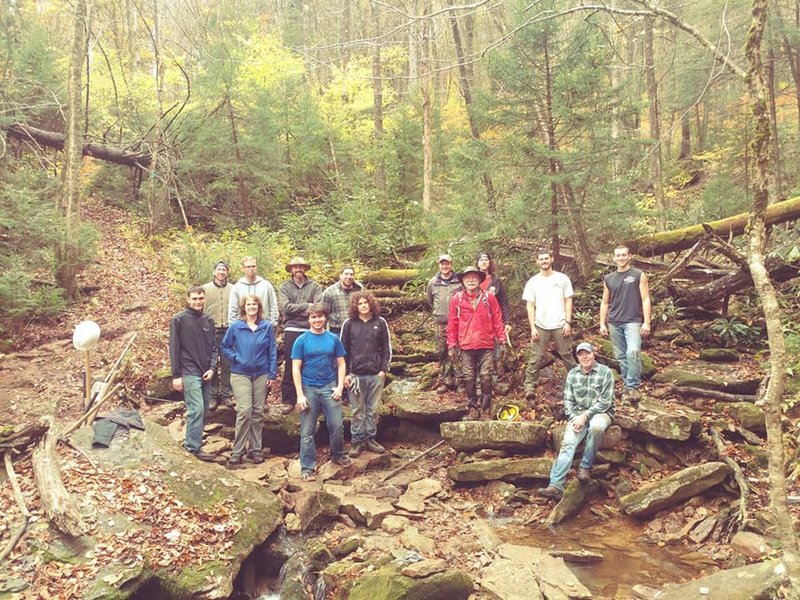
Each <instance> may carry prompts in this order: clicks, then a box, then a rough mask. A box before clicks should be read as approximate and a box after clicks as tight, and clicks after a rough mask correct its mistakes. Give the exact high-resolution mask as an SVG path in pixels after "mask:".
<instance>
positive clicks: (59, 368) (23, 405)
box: [0, 198, 175, 423]
mask: <svg viewBox="0 0 800 600" xmlns="http://www.w3.org/2000/svg"><path fill="white" fill-rule="evenodd" d="M81 218H82V219H83V220H84V221H85V222H89V223H91V224H93V225H94V226H95V227H96V228H97V230H98V232H99V233H100V238H99V240H98V249H97V250H98V251H97V257H96V259H95V261H94V262H93V263H92V264H91V265H89V266H88V267H87V268H86V270H85V271H84V272H83V273H82V274H81V276H80V285H81V286H96V287H98V288H99V289H97V290H96V291H93V292H91V294H90V295H88V296H86V297H85V298H84V299H83V300H81V301H80V302H77V303H75V304H73V305H71V306H70V307H69V308H68V309H67V310H66V311H65V312H64V313H62V314H61V315H60V317H59V318H58V319H54V320H51V321H50V322H46V323H42V322H35V323H33V322H32V323H28V324H26V325H24V326H23V327H21V329H20V331H19V332H18V338H17V340H16V347H17V348H20V350H18V351H17V352H14V353H10V354H4V355H0V422H5V423H22V422H28V421H31V420H34V419H36V418H37V417H39V416H41V415H46V414H55V415H56V417H57V418H58V419H59V420H64V421H67V420H71V419H73V418H76V417H77V416H79V415H80V414H81V412H82V410H83V404H82V403H83V400H82V398H83V395H82V394H83V392H82V372H83V369H84V357H83V353H82V352H79V351H77V350H75V349H74V348H73V346H72V331H73V329H74V327H75V325H77V324H78V323H79V322H80V321H83V320H86V319H91V320H93V321H96V322H97V323H98V324H99V325H100V328H101V331H102V333H101V337H100V343H99V344H98V346H97V348H96V349H95V350H93V351H92V352H91V355H90V360H91V367H92V372H93V373H95V374H100V373H102V374H105V373H106V372H107V371H108V369H110V368H111V365H112V364H113V363H114V361H116V359H117V357H118V356H119V354H120V353H121V352H122V350H123V348H124V346H125V343H126V342H127V340H128V339H129V337H130V335H131V334H132V333H133V332H134V331H136V332H139V335H138V337H137V340H136V342H135V343H134V345H133V347H132V349H131V354H130V356H132V357H134V359H133V360H132V361H130V362H131V364H130V366H129V371H128V374H127V375H128V376H126V381H128V382H129V381H136V380H141V379H142V378H143V376H144V374H145V373H148V372H151V371H152V370H153V369H155V368H158V367H159V366H161V365H162V364H165V362H166V358H167V350H166V348H167V340H168V336H169V331H168V324H169V317H170V315H171V313H172V312H173V310H174V308H175V307H174V306H173V304H174V301H173V300H172V299H171V298H170V295H169V290H168V284H167V280H166V278H165V277H163V276H161V275H159V274H158V273H156V272H153V271H152V270H151V269H153V268H154V265H153V266H152V267H151V264H152V263H153V261H152V260H151V259H149V258H148V257H147V256H146V255H144V254H143V253H142V252H140V251H139V250H137V249H136V248H135V247H133V246H132V245H131V244H130V243H129V242H128V240H127V239H126V237H125V232H126V228H127V226H129V225H131V217H130V215H129V214H127V213H125V212H124V211H122V210H120V209H118V208H113V207H109V206H105V205H104V204H103V203H102V202H101V201H100V200H98V199H94V198H90V199H88V200H87V201H86V202H85V203H84V204H83V206H82V207H81Z"/></svg>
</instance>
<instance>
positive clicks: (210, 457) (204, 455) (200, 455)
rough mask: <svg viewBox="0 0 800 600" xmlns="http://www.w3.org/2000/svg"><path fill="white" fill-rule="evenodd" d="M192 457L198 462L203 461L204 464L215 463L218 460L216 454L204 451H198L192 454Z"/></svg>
mask: <svg viewBox="0 0 800 600" xmlns="http://www.w3.org/2000/svg"><path fill="white" fill-rule="evenodd" d="M191 454H192V455H194V457H195V458H196V459H198V460H202V461H203V462H214V461H215V460H217V455H216V454H210V453H209V452H203V451H202V450H198V451H197V452H192V453H191Z"/></svg>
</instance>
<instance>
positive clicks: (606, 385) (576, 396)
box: [564, 361, 614, 419]
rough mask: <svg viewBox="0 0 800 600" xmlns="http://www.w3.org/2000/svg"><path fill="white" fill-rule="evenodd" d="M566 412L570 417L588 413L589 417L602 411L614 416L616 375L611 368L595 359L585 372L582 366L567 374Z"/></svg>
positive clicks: (565, 390)
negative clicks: (590, 367) (612, 373)
mask: <svg viewBox="0 0 800 600" xmlns="http://www.w3.org/2000/svg"><path fill="white" fill-rule="evenodd" d="M564 412H566V414H567V416H568V417H569V418H573V417H577V416H578V415H580V414H581V413H586V414H587V416H588V417H589V419H591V418H592V417H593V416H594V415H597V414H600V413H608V415H609V416H610V417H613V416H614V377H613V376H612V375H611V369H609V368H608V367H607V366H605V365H601V364H600V363H598V362H597V361H595V363H594V365H593V366H592V369H591V370H590V371H589V372H588V373H584V372H583V369H581V366H580V365H578V366H577V367H574V368H573V369H572V370H570V372H569V373H568V374H567V380H566V382H565V383H564Z"/></svg>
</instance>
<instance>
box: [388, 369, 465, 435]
mask: <svg viewBox="0 0 800 600" xmlns="http://www.w3.org/2000/svg"><path fill="white" fill-rule="evenodd" d="M382 400H383V404H384V405H385V406H391V407H392V409H393V410H392V412H393V414H394V415H395V416H396V417H399V418H400V419H405V420H407V421H415V422H419V423H426V424H429V423H437V424H438V423H444V422H446V421H457V420H459V419H461V417H463V416H464V415H465V414H466V413H467V405H466V401H464V402H459V403H457V404H456V403H453V402H452V401H450V400H449V399H447V398H443V397H442V396H439V395H438V394H436V393H435V392H427V391H422V390H420V389H419V384H418V382H416V381H415V380H413V379H407V380H402V381H396V382H394V383H392V384H391V385H389V386H388V387H387V388H386V390H385V391H384V393H383V398H382Z"/></svg>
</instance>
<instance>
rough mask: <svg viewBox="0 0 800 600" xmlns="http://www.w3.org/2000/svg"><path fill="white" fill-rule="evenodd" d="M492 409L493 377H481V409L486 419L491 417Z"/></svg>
mask: <svg viewBox="0 0 800 600" xmlns="http://www.w3.org/2000/svg"><path fill="white" fill-rule="evenodd" d="M491 410H492V378H491V377H481V411H482V413H483V416H484V418H485V419H487V420H488V419H491V418H492V415H491Z"/></svg>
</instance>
